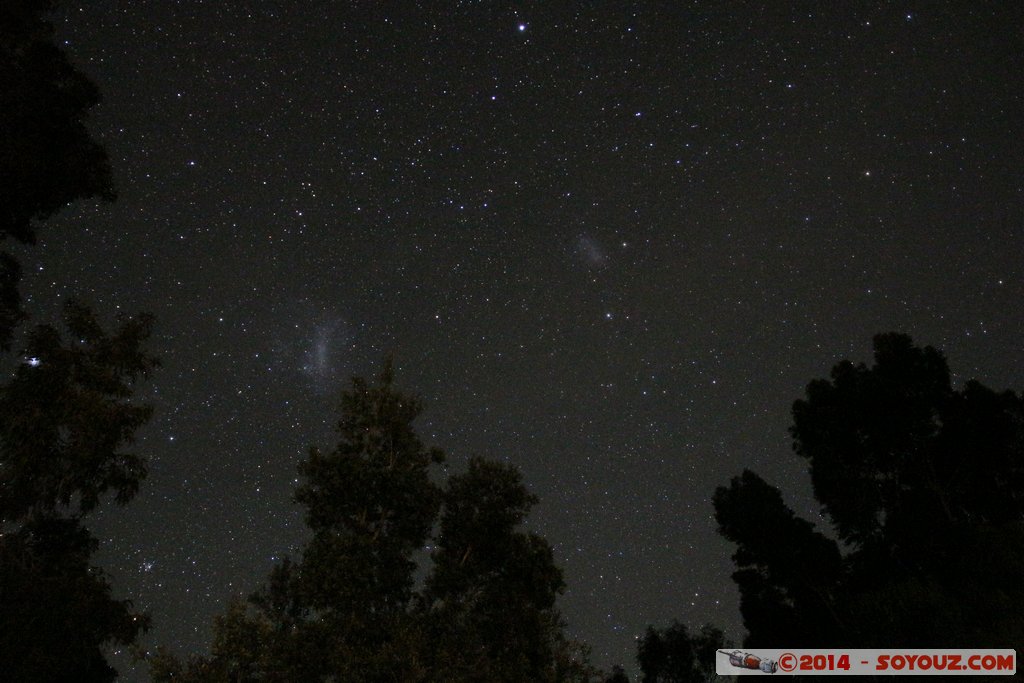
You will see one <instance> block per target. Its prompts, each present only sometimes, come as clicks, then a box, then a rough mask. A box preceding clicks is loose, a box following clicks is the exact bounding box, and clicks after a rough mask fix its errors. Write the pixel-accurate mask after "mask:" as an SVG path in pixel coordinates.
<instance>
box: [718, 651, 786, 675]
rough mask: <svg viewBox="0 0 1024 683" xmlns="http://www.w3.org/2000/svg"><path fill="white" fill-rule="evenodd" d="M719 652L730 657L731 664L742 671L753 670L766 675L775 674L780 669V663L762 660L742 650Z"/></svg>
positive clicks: (772, 660)
mask: <svg viewBox="0 0 1024 683" xmlns="http://www.w3.org/2000/svg"><path fill="white" fill-rule="evenodd" d="M719 652H721V653H722V654H724V655H726V656H728V657H729V663H730V664H732V665H733V666H735V667H737V668H740V669H753V670H755V671H762V672H764V673H766V674H773V673H775V672H776V671H778V668H779V665H778V663H777V662H776V661H775V660H774V659H762V658H760V657H758V656H757V655H752V654H750V653H748V652H741V651H740V650H733V651H732V652H727V651H726V650H719Z"/></svg>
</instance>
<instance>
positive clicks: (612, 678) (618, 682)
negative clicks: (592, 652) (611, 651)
mask: <svg viewBox="0 0 1024 683" xmlns="http://www.w3.org/2000/svg"><path fill="white" fill-rule="evenodd" d="M604 683H629V676H628V675H627V674H626V670H625V669H623V668H622V667H621V666H619V665H618V664H616V665H615V666H613V667H612V670H611V672H610V673H609V674H608V677H607V678H605V679H604Z"/></svg>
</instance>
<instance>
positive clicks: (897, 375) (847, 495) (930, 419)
mask: <svg viewBox="0 0 1024 683" xmlns="http://www.w3.org/2000/svg"><path fill="white" fill-rule="evenodd" d="M874 345H875V364H874V365H873V366H872V367H867V366H866V365H864V364H859V365H854V364H853V363H850V362H849V361H844V362H842V363H840V364H838V365H836V366H835V368H833V370H832V376H831V379H830V380H816V381H814V382H811V384H810V385H809V386H808V388H807V398H806V399H805V400H800V401H797V402H796V403H795V404H794V406H793V417H794V425H793V428H792V434H793V437H794V450H795V451H796V453H797V454H798V455H799V456H801V457H803V458H805V459H806V460H807V461H808V463H809V466H810V474H811V481H812V483H813V486H814V493H815V496H816V497H817V498H818V500H819V501H820V502H821V503H822V513H823V515H824V517H825V518H826V519H827V520H828V521H829V522H830V523H831V526H832V529H833V530H834V532H835V534H836V536H837V537H838V540H839V541H841V542H842V543H843V546H842V548H840V545H839V544H838V543H837V542H836V541H834V540H830V539H828V538H826V537H825V536H823V535H822V534H820V533H818V532H815V531H813V529H812V526H811V525H810V523H808V522H806V521H804V520H800V519H799V518H797V517H796V516H795V515H793V513H792V511H790V510H789V509H788V508H786V507H785V505H784V503H783V502H782V498H781V496H780V495H779V493H778V491H777V490H776V489H774V488H772V487H770V486H769V485H768V484H766V483H765V482H763V481H762V480H761V479H760V478H758V477H757V476H756V475H754V474H752V473H750V472H745V473H744V474H743V476H741V477H738V478H736V479H734V480H733V482H732V483H731V485H730V486H729V487H728V488H720V489H719V490H718V492H717V493H716V496H715V508H716V514H717V518H718V521H719V525H720V528H721V531H722V533H723V534H724V535H725V536H726V537H727V538H729V539H730V540H732V541H734V542H736V543H737V544H738V546H739V547H738V550H737V553H736V555H735V560H736V562H737V565H738V568H739V569H738V571H737V573H736V574H735V578H736V580H737V582H738V584H739V587H740V595H741V611H742V612H743V617H744V623H745V624H746V626H747V629H748V631H749V636H748V639H747V644H748V645H750V646H760V647H772V646H791V645H792V644H793V643H794V642H800V643H816V644H818V645H820V646H826V645H843V646H846V647H854V646H859V647H873V646H896V645H900V646H918V647H925V646H927V647H937V646H939V645H944V646H959V647H965V646H971V645H977V646H987V647H992V646H994V645H999V644H1005V645H1006V646H1011V645H1012V644H1013V643H1019V642H1024V618H1022V617H1021V616H1020V613H1019V610H1016V609H1015V608H1014V607H1013V605H1015V604H1018V603H1019V601H1021V600H1024V585H1022V584H1021V582H1020V581H1019V577H1020V576H1022V575H1024V400H1022V399H1021V397H1019V396H1018V395H1017V394H1015V393H1014V392H1012V391H1004V392H995V391H993V390H991V389H988V388H986V387H984V386H982V385H981V384H979V383H977V382H969V383H968V384H967V385H966V386H965V388H964V389H963V390H961V391H956V390H954V389H952V387H951V383H950V378H949V369H948V366H947V364H946V360H945V358H944V357H943V356H942V354H941V353H940V352H938V351H937V350H935V349H933V348H931V347H925V348H918V347H916V346H914V344H913V343H912V341H911V339H910V338H909V337H907V336H906V335H901V334H886V335H879V336H877V337H875V340H874ZM841 550H842V552H841Z"/></svg>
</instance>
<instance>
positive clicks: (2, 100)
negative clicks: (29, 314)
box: [0, 0, 114, 350]
mask: <svg viewBox="0 0 1024 683" xmlns="http://www.w3.org/2000/svg"><path fill="white" fill-rule="evenodd" d="M55 4H56V3H55V2H53V1H52V0H6V1H5V2H4V3H3V4H2V5H0V150H3V153H2V154H0V240H4V239H7V238H8V237H10V238H12V239H14V240H16V241H18V242H21V243H23V244H35V240H36V230H37V227H38V221H41V220H44V219H46V218H48V217H50V216H52V215H53V214H54V213H56V212H57V211H59V210H60V209H62V208H64V207H65V206H67V205H68V204H70V203H71V202H73V201H75V200H78V199H85V198H90V197H99V198H102V199H107V200H112V199H113V198H114V190H113V183H112V181H111V172H110V164H109V162H108V160H107V154H106V151H105V150H104V149H103V147H101V146H100V145H99V144H98V143H97V142H96V141H95V140H93V138H92V137H91V136H90V135H89V132H88V130H87V129H86V127H85V119H86V116H87V115H88V112H89V110H90V109H91V108H92V107H93V106H95V105H96V104H97V103H99V101H100V94H99V90H98V89H97V88H96V86H95V85H94V84H93V83H92V81H90V80H89V79H88V78H86V76H85V75H83V74H82V73H81V72H79V71H78V70H76V69H75V68H74V67H73V66H72V65H71V62H70V61H68V58H67V56H66V55H65V54H64V52H63V51H62V50H60V49H59V48H58V47H57V45H56V44H55V42H54V38H53V26H52V25H51V24H50V22H49V21H47V20H46V15H47V14H48V13H49V12H50V11H52V9H53V8H54V6H55ZM20 279H21V268H20V266H19V264H18V262H17V260H16V259H15V258H14V257H12V256H11V255H10V254H8V253H6V252H0V348H3V349H4V350H9V349H10V345H11V338H12V332H13V330H14V328H15V327H16V326H17V325H18V324H19V323H20V322H21V321H22V320H24V317H25V315H24V313H23V312H22V309H21V297H20V295H19V293H18V283H19V281H20Z"/></svg>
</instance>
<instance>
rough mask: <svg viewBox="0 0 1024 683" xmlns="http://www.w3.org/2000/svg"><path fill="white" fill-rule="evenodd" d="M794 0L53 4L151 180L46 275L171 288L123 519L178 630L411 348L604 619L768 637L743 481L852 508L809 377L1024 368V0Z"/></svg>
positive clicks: (121, 158)
mask: <svg viewBox="0 0 1024 683" xmlns="http://www.w3.org/2000/svg"><path fill="white" fill-rule="evenodd" d="M786 4H788V3H775V2H769V3H764V4H763V5H758V4H755V3H743V2H709V3H682V2H649V3H631V2H606V3H590V2H588V3H575V2H562V1H560V0H558V1H556V0H550V1H548V2H543V3H528V2H522V3H504V2H448V3H442V2H437V3H426V2H423V3H414V2H405V3H393V4H392V3H378V2H371V1H369V0H366V1H359V2H352V3H346V2H325V1H322V0H311V1H309V2H301V3H299V2H286V1H284V0H280V1H276V2H271V1H267V2H262V1H257V0H250V1H248V2H242V1H239V2H199V1H198V0H195V1H182V2H171V1H169V0H131V1H128V0H110V1H107V2H100V3H82V4H81V5H80V6H79V5H76V4H69V5H68V6H67V7H65V8H64V9H63V10H62V11H61V13H60V14H58V15H56V16H55V23H56V25H57V28H58V37H59V40H60V42H61V43H63V44H64V46H65V47H66V49H67V50H68V52H69V54H70V55H71V57H72V58H73V59H74V61H75V63H76V64H77V65H78V66H79V67H80V68H81V69H82V70H83V71H84V72H85V73H86V74H87V75H88V76H89V77H90V78H92V79H93V80H94V81H95V82H96V83H97V85H98V86H99V88H100V89H101V91H102V92H103V95H104V103H103V104H102V105H100V106H99V107H97V108H96V109H94V110H93V116H92V119H91V129H92V131H93V133H94V135H95V136H96V137H97V139H99V140H100V141H101V142H102V143H103V144H104V145H105V146H106V148H107V149H108V151H109V153H110V156H111V161H112V164H113V167H114V173H115V178H116V183H117V187H118V192H119V198H118V200H117V202H116V203H113V204H98V203H90V202H79V203H77V204H75V205H74V206H73V207H71V208H70V209H68V210H66V211H64V212H63V213H61V214H60V215H59V216H58V217H57V218H55V219H53V220H51V221H48V222H47V224H45V225H44V226H43V228H42V229H41V230H40V245H39V246H38V247H35V248H32V249H25V250H22V257H21V258H22V259H23V263H24V265H25V268H26V270H27V271H29V273H28V277H27V279H26V281H25V283H24V285H23V292H24V293H25V294H26V295H27V297H28V299H29V301H28V307H29V309H30V310H31V311H32V312H33V313H34V315H35V317H36V319H39V320H42V319H47V318H48V316H52V315H53V314H54V312H55V311H57V310H59V304H60V301H61V300H62V299H63V298H64V297H66V296H69V295H78V296H81V297H83V298H85V299H86V300H87V301H89V302H91V303H92V304H94V305H95V306H96V308H97V309H98V310H99V311H100V312H102V313H103V314H104V315H107V316H108V319H109V317H110V316H112V315H113V314H114V313H115V312H116V311H118V310H120V311H127V312H135V311H140V310H146V311H151V312H152V313H154V314H155V315H156V316H157V334H156V340H155V343H154V349H155V350H156V352H157V353H158V354H159V355H160V356H161V358H162V360H163V363H164V367H163V368H162V370H160V371H159V372H158V373H157V374H156V376H155V378H154V379H153V381H152V382H150V383H148V384H147V385H145V387H144V389H143V390H142V391H141V395H142V396H144V397H145V398H146V399H147V400H150V401H152V402H153V404H154V405H155V408H156V414H155V417H154V419H153V420H152V422H151V423H150V425H149V426H147V427H146V428H145V429H144V430H143V431H142V432H141V433H140V439H139V442H138V450H139V451H141V452H142V453H145V454H146V455H147V456H148V457H149V462H150V475H149V478H148V479H147V480H146V481H145V482H144V483H143V487H142V490H141V492H140V494H139V496H138V497H137V498H136V500H135V501H134V502H133V503H132V504H131V505H130V506H128V507H126V508H117V507H115V506H114V505H112V504H110V505H107V506H106V508H105V510H104V511H103V512H102V513H100V514H99V515H97V516H94V517H93V518H92V520H91V522H89V524H90V525H91V527H92V529H93V530H94V532H95V533H96V535H97V536H98V537H99V538H100V539H101V541H102V543H103V546H102V552H101V553H100V554H99V555H98V557H97V562H98V563H99V564H100V565H102V566H104V567H105V568H106V569H107V570H108V571H109V573H110V575H111V578H112V580H113V582H114V585H115V588H116V592H117V594H118V595H119V596H121V597H131V598H133V599H134V600H135V602H136V606H137V607H140V608H142V609H146V610H149V611H150V612H151V613H152V615H153V617H154V622H155V625H154V628H153V630H152V631H151V633H150V635H149V636H148V637H147V638H146V639H145V642H146V643H147V644H157V643H163V644H167V645H169V646H171V647H172V649H174V650H176V651H178V652H179V653H185V652H189V651H206V649H207V648H208V646H209V639H210V634H211V627H210V625H211V620H212V617H213V615H215V614H217V613H218V612H220V611H222V610H223V608H224V606H225V603H226V600H227V598H228V597H229V596H230V595H231V594H233V593H243V594H246V593H249V592H250V591H252V590H253V589H254V588H255V587H256V586H257V585H258V584H259V583H260V582H262V581H263V580H264V579H265V577H266V576H267V573H268V572H269V570H270V569H271V567H272V566H273V564H274V562H275V561H277V560H278V559H280V558H281V557H282V556H283V555H285V554H289V553H290V554H292V555H295V554H296V553H298V552H300V550H301V547H302V545H303V543H304V540H305V534H304V527H303V524H302V519H301V508H299V507H298V506H297V505H295V504H293V503H291V501H290V497H291V494H292V491H293V489H294V486H295V484H296V481H297V479H296V477H297V474H296V465H297V463H298V462H299V461H300V460H301V459H302V458H304V457H305V454H306V451H307V449H308V447H309V446H310V445H314V444H316V445H318V446H320V447H322V448H330V447H332V446H333V445H334V443H335V439H334V436H333V434H332V429H333V424H334V422H335V420H336V418H337V415H338V410H337V398H338V393H339V391H340V389H341V388H342V387H343V386H344V385H345V384H346V383H347V379H348V378H349V377H350V376H352V375H354V374H355V375H372V374H373V373H375V372H376V370H377V369H378V368H379V365H380V361H381V359H382V358H383V357H384V355H385V354H386V353H393V354H394V356H395V361H396V365H397V368H398V374H397V378H398V384H399V385H400V386H402V387H404V388H407V389H410V390H412V391H414V392H416V393H418V394H419V395H420V396H421V397H422V398H423V400H424V402H425V404H426V406H427V409H426V411H425V413H424V415H423V417H422V418H421V419H420V421H419V422H418V427H419V430H420V433H421V435H422V436H423V437H424V440H425V441H426V442H428V443H429V444H431V445H436V446H438V447H441V448H443V449H444V450H445V451H446V452H447V453H448V456H449V460H448V468H449V470H451V471H460V470H461V469H462V468H463V467H464V464H465V462H466V460H467V459H468V457H469V456H470V455H473V454H478V455H483V456H486V457H490V458H495V459H501V460H505V461H508V462H510V463H513V464H515V465H516V466H518V467H519V468H521V469H522V471H523V473H524V477H525V481H526V483H527V485H528V486H529V488H530V489H531V490H532V491H533V492H534V493H535V494H537V495H538V496H539V497H540V500H541V503H540V505H539V506H538V507H537V508H536V509H535V510H534V512H533V515H532V517H531V520H532V521H531V527H532V528H533V529H534V530H536V531H538V532H540V533H542V534H543V535H544V536H545V537H546V538H547V539H548V540H549V541H550V542H551V543H552V545H553V546H554V548H555V556H556V559H557V561H558V562H559V564H560V565H561V566H562V567H563V569H564V571H565V579H566V583H567V584H568V590H567V591H566V593H565V595H564V597H563V599H562V601H561V606H562V609H563V612H564V615H565V617H566V619H567V621H568V625H569V631H570V633H571V634H573V635H575V636H578V637H580V638H582V639H583V640H585V641H586V642H588V643H589V644H590V645H591V646H592V647H593V660H594V662H595V663H596V664H598V665H601V666H608V665H610V664H612V663H617V662H618V663H622V664H625V665H626V666H627V669H628V670H632V669H633V656H634V654H635V644H634V638H635V636H636V635H638V634H640V633H641V632H642V631H643V629H644V628H645V627H646V625H647V624H651V623H653V624H655V625H658V626H666V625H668V623H669V622H670V621H671V619H673V618H678V619H680V620H681V621H684V622H685V623H688V624H690V625H694V626H696V625H698V624H700V623H701V622H703V621H713V622H715V623H717V624H719V625H720V626H722V627H724V628H725V629H726V631H727V634H728V635H730V636H731V637H732V638H734V639H736V640H739V639H741V638H742V625H741V622H740V618H739V614H738V609H737V604H738V600H737V593H736V590H735V588H734V585H733V583H732V580H731V578H730V575H731V573H732V571H733V568H732V562H731V559H730V555H731V553H732V552H733V547H732V546H731V545H730V544H728V543H726V542H725V541H723V540H722V539H721V538H720V537H719V536H718V535H717V533H716V525H715V522H714V518H713V509H712V506H711V497H712V495H713V493H714V490H715V487H716V486H718V485H723V484H726V483H727V482H728V480H729V478H730V477H732V476H734V475H736V474H739V473H740V471H742V469H743V468H744V467H750V468H751V469H754V470H756V471H757V472H759V473H760V474H761V475H762V476H763V477H764V478H765V479H767V480H768V481H769V482H770V483H773V484H774V485H776V486H778V487H780V488H781V489H782V490H783V492H784V493H785V496H786V499H787V501H788V502H789V503H790V504H791V505H792V506H793V508H794V510H795V511H796V512H797V513H798V514H800V515H802V516H806V517H807V518H809V519H811V520H812V521H819V520H820V517H819V516H818V508H817V505H816V504H815V502H814V501H813V498H812V497H811V495H810V490H809V489H810V484H809V478H808V477H807V474H806V470H805V467H804V463H803V461H801V460H800V459H799V458H797V457H796V456H794V455H792V453H791V448H790V438H789V435H788V433H787V428H788V426H789V424H790V415H789V410H790V406H791V404H792V402H793V401H794V400H795V399H797V398H800V397H801V396H802V393H803V389H804V387H805V386H806V384H807V383H808V382H809V381H810V380H811V379H814V378H817V377H823V376H826V375H827V373H828V371H829V369H830V368H831V366H832V365H833V364H834V363H835V362H837V361H838V360H840V359H841V358H844V357H849V358H851V359H853V360H858V361H869V360H870V348H871V337H872V335H873V334H875V333H878V332H884V331H890V330H897V331H903V332H907V333H909V334H911V335H912V336H913V337H914V339H915V340H916V341H917V342H919V343H921V344H931V345H934V346H936V347H939V348H941V349H943V350H944V351H945V352H946V354H947V356H948V358H949V360H950V365H951V367H952V369H953V372H954V383H955V385H956V386H958V387H959V386H961V385H962V383H963V382H964V381H965V380H966V379H968V378H971V377H976V378H978V379H980V380H981V381H982V382H984V383H986V384H989V385H990V386H992V387H993V388H996V389H1004V388H1014V389H1018V390H1019V389H1021V388H1022V387H1024V364H1022V363H1021V360H1022V357H1024V342H1022V339H1024V313H1022V307H1021V300H1022V298H1024V260H1022V257H1024V135H1022V132H1024V131H1022V128H1024V125H1022V124H1024V107H1022V93H1024V83H1022V77H1021V74H1022V73H1024V34H1022V28H1021V27H1022V25H1024V4H1021V3H1018V2H1005V3H983V2H961V3H934V2H928V3H916V2H905V3H891V4H877V3H873V4H857V3H852V2H849V3H848V2H835V3H821V2H812V3H806V4H803V5H801V6H800V7H799V8H795V9H794V8H792V7H786V6H784V5H786ZM118 661H119V662H123V660H118ZM137 675H138V674H137ZM127 680H138V679H137V678H133V677H131V676H129V677H128V678H127Z"/></svg>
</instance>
